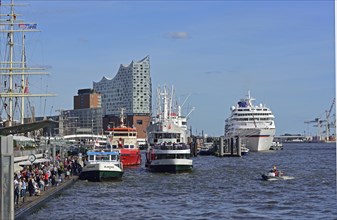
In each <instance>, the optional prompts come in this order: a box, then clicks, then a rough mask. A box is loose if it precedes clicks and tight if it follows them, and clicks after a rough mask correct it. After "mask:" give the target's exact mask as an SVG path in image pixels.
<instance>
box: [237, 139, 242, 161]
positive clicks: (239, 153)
mask: <svg viewBox="0 0 337 220" xmlns="http://www.w3.org/2000/svg"><path fill="white" fill-rule="evenodd" d="M236 149H237V151H236V152H237V153H238V156H239V157H241V138H240V137H239V136H237V137H236Z"/></svg>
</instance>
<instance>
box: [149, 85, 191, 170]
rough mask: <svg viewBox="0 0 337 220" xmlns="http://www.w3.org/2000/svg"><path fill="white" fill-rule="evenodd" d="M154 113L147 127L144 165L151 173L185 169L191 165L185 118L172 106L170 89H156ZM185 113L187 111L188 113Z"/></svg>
mask: <svg viewBox="0 0 337 220" xmlns="http://www.w3.org/2000/svg"><path fill="white" fill-rule="evenodd" d="M157 95H158V102H157V115H156V117H154V118H153V119H152V122H151V124H150V126H149V127H148V128H147V135H148V144H149V148H148V150H147V153H146V163H145V166H146V167H147V168H148V170H149V171H151V172H169V173H178V172H189V171H192V168H193V160H192V159H191V158H190V156H191V149H190V146H189V145H188V138H189V133H188V129H187V124H186V121H187V117H184V116H182V115H181V111H180V109H181V108H180V107H179V108H177V109H178V112H176V111H174V108H173V104H172V103H173V100H172V97H173V89H172V91H171V93H170V91H169V90H168V89H167V88H166V87H164V88H163V90H162V91H161V90H160V88H158V90H157ZM188 115H189V114H188Z"/></svg>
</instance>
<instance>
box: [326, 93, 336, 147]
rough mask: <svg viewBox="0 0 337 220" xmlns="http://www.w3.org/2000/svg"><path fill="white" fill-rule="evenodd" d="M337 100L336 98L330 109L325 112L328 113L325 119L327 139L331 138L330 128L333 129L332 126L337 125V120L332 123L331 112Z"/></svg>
mask: <svg viewBox="0 0 337 220" xmlns="http://www.w3.org/2000/svg"><path fill="white" fill-rule="evenodd" d="M335 101H336V99H335V98H334V99H333V100H332V103H331V106H330V109H329V110H326V111H325V113H326V119H325V121H326V124H325V126H326V129H325V131H326V140H327V141H328V140H329V138H330V129H331V126H333V127H335V122H332V123H330V114H331V111H332V109H333V106H334V105H335Z"/></svg>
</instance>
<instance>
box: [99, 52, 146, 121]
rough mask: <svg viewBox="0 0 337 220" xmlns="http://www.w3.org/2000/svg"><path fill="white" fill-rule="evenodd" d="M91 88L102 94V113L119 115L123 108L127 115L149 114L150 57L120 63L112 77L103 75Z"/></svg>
mask: <svg viewBox="0 0 337 220" xmlns="http://www.w3.org/2000/svg"><path fill="white" fill-rule="evenodd" d="M93 89H94V90H95V91H97V92H99V93H100V94H101V95H102V98H101V99H102V100H101V101H102V108H103V114H104V115H119V114H120V111H121V108H125V113H126V114H127V115H137V114H150V113H151V106H152V100H151V97H152V86H151V77H150V58H149V57H148V56H147V57H145V58H144V59H142V60H140V61H137V62H135V61H132V62H131V63H130V64H129V65H121V66H120V68H119V70H118V72H117V74H116V76H115V77H114V78H113V79H108V78H106V77H103V79H102V80H101V81H100V82H94V83H93Z"/></svg>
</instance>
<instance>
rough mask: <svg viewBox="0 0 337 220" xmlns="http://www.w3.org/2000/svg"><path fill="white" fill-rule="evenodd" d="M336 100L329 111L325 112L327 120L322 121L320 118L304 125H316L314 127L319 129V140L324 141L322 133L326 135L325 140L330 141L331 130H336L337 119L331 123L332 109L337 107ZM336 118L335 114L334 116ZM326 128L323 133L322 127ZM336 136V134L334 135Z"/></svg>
mask: <svg viewBox="0 0 337 220" xmlns="http://www.w3.org/2000/svg"><path fill="white" fill-rule="evenodd" d="M335 102H336V99H335V98H334V99H333V100H332V103H331V105H330V108H329V110H326V111H325V119H321V118H322V116H321V117H319V118H315V119H314V120H311V121H305V122H304V123H306V124H307V125H308V126H309V124H312V123H314V124H315V125H314V127H317V136H318V137H319V140H321V139H322V133H325V135H326V136H325V140H326V141H329V138H330V133H331V128H336V119H334V120H333V122H330V116H331V112H332V109H333V107H334V105H335ZM333 115H334V116H335V114H333ZM334 118H335V117H334ZM323 126H325V131H323V132H321V129H322V127H323ZM333 135H334V136H335V135H336V134H333Z"/></svg>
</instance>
